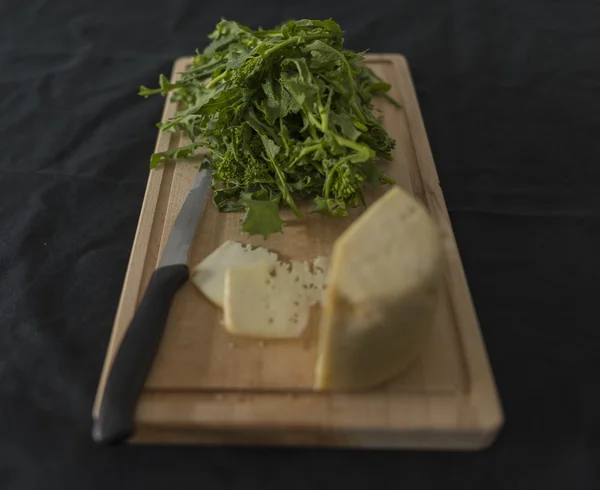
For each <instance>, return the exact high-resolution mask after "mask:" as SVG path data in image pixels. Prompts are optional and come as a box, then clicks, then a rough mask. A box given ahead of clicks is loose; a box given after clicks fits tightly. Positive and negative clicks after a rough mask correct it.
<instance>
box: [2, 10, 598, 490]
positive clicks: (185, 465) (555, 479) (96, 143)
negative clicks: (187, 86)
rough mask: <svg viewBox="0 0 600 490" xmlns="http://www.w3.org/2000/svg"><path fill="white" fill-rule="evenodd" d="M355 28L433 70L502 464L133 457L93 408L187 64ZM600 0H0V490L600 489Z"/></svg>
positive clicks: (332, 456) (480, 457) (293, 454)
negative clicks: (97, 429)
mask: <svg viewBox="0 0 600 490" xmlns="http://www.w3.org/2000/svg"><path fill="white" fill-rule="evenodd" d="M221 17H226V18H230V19H233V20H238V21H240V22H243V23H247V24H249V25H251V26H252V27H258V26H259V25H262V26H264V27H269V26H272V25H274V24H276V23H278V22H280V21H282V20H286V19H289V18H302V17H306V18H327V17H333V18H334V19H335V20H337V21H338V22H339V23H340V24H341V25H342V27H343V28H344V29H345V31H346V44H347V46H349V47H350V48H353V49H356V50H362V49H366V48H369V49H370V50H371V51H372V52H399V53H403V54H405V55H406V56H407V58H408V61H409V63H410V66H411V70H412V74H413V77H414V79H415V83H416V88H417V92H418V97H419V100H420V103H421V107H422V111H423V117H424V120H425V125H426V127H427V130H428V134H429V138H430V141H431V146H432V149H433V153H434V157H435V161H436V165H437V168H438V172H439V175H440V180H441V185H442V188H443V191H444V193H445V197H446V202H447V205H448V209H449V211H450V216H451V220H452V224H453V226H454V230H455V233H456V238H457V241H458V244H459V248H460V252H461V255H462V258H463V261H464V266H465V270H466V274H467V277H468V280H469V283H470V286H471V289H472V294H473V298H474V302H475V305H476V308H477V312H478V315H479V318H480V321H481V328H482V332H483V335H484V338H485V341H486V345H487V349H488V351H489V356H490V359H491V364H492V367H493V370H494V373H495V376H496V379H497V383H498V388H499V392H500V396H501V399H502V402H503V406H504V409H505V415H506V425H505V427H504V429H503V430H502V432H501V435H500V437H499V438H498V440H497V442H496V443H495V444H494V446H493V447H492V448H490V449H489V450H486V451H483V452H478V453H445V452H417V451H414V452H413V451H343V450H319V449H287V450H283V449H278V448H263V449H259V448H243V449H242V448H224V447H213V448H201V447H129V446H123V447H117V448H105V447H98V446H95V445H94V444H93V443H92V442H91V438H90V429H91V417H90V413H91V410H92V402H93V399H94V394H95V390H96V385H97V382H98V378H99V375H100V370H101V367H102V362H103V359H104V355H105V351H106V347H107V343H108V339H109V335H110V331H111V327H112V322H113V318H114V315H115V311H116V307H117V302H118V298H119V295H120V292H121V287H122V283H123V279H124V273H125V269H126V266H127V261H128V257H129V253H130V250H131V245H132V240H133V237H134V233H135V228H136V225H137V219H138V216H139V212H140V207H141V202H142V197H143V193H144V189H145V184H146V179H147V177H148V156H149V153H150V152H151V151H152V150H153V146H154V142H155V139H156V135H157V129H156V127H155V122H156V121H158V120H159V118H160V113H161V108H162V104H163V100H162V99H161V98H160V97H154V98H150V99H148V100H143V99H142V98H140V97H138V96H137V95H136V92H137V89H138V87H139V85H141V84H145V85H155V84H156V81H157V77H158V74H159V73H166V74H168V73H170V70H171V66H172V63H173V61H174V59H176V58H177V57H179V56H183V55H189V54H191V53H193V50H194V49H195V48H197V47H200V48H201V47H203V46H204V45H205V43H206V36H207V34H208V33H209V32H210V31H211V30H212V28H213V26H214V24H215V23H216V22H217V21H218V20H219V19H220V18H221ZM599 26H600V3H598V2H595V1H592V0H590V1H587V2H586V1H564V2H559V1H546V2H544V1H541V0H539V1H526V2H508V1H494V2H485V1H481V0H440V1H421V2H414V1H410V0H396V1H390V2H387V3H386V2H383V1H379V0H371V1H364V0H346V1H343V2H341V1H340V2H335V3H333V2H327V1H323V0H305V1H303V2H281V3H279V2H276V1H275V0H269V1H266V2H252V1H248V0H231V1H227V2H225V1H223V2H209V1H185V0H173V1H171V2H155V1H150V0H146V1H144V2H141V1H132V2H126V1H115V0H106V1H102V2H100V1H79V0H64V1H53V2H50V1H45V0H37V1H30V0H27V1H25V0H22V1H14V0H5V1H3V2H1V3H0V488H2V489H11V490H12V489H55V488H56V489H64V490H66V489H71V488H72V489H84V488H102V489H105V488H110V489H120V488H124V489H125V488H126V489H133V488H143V489H153V488H167V486H172V487H173V488H181V489H183V488H244V489H264V488H277V489H278V488H287V489H292V488H334V487H333V485H340V488H378V489H379V488H381V489H383V488H419V489H426V488H432V489H433V488H441V487H442V485H444V486H446V485H449V486H450V487H451V488H453V487H455V486H456V487H458V486H460V488H463V489H486V490H491V489H526V490H532V489H567V488H568V489H570V490H571V489H573V490H575V489H577V490H578V489H590V490H592V489H598V488H600V481H599V475H598V467H599V466H600V394H599V381H598V379H599V376H600V334H599V330H600V321H599V320H598V296H599V293H600V287H599V279H600V198H599V195H600V193H599V191H598V186H599V184H598V183H599V181H600V143H599V135H600V82H599V80H600V32H599Z"/></svg>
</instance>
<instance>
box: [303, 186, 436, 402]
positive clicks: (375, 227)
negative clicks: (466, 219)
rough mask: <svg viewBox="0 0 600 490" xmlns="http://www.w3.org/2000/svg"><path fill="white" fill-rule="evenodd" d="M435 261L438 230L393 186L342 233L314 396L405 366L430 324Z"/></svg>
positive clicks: (373, 380)
mask: <svg viewBox="0 0 600 490" xmlns="http://www.w3.org/2000/svg"><path fill="white" fill-rule="evenodd" d="M442 259H443V254H442V239H441V233H440V231H439V229H438V227H437V225H436V224H435V222H434V221H433V220H432V218H431V217H430V216H429V214H428V212H427V211H426V209H425V208H424V207H423V206H422V205H421V204H419V203H418V202H417V201H416V200H415V199H414V198H413V197H412V196H410V195H409V194H408V193H406V192H405V191H403V190H402V189H401V188H399V187H395V188H393V189H392V190H390V191H388V192H387V193H386V194H385V195H384V196H383V197H382V198H380V199H379V200H378V201H376V202H375V203H373V204H372V205H371V206H370V207H369V208H368V209H367V210H366V211H365V212H364V213H363V215H362V216H361V217H360V218H359V219H358V220H357V221H355V222H354V223H353V224H352V225H351V226H350V227H349V228H348V229H347V230H346V231H345V232H344V234H343V235H342V236H341V237H340V238H339V239H338V240H337V241H336V243H335V245H334V249H333V254H332V260H331V269H330V273H329V277H328V282H329V285H328V293H327V296H326V299H325V307H324V311H323V316H322V321H321V327H320V337H319V346H318V351H319V352H318V358H317V364H316V372H315V388H316V389H319V390H353V389H362V388H368V387H372V386H375V385H378V384H380V383H383V382H385V381H388V380H389V379H391V378H393V377H394V376H396V375H397V374H399V373H400V372H401V371H402V370H403V369H404V368H405V367H406V366H407V365H408V364H410V362H411V361H412V360H413V359H414V358H415V357H416V356H417V355H418V353H419V352H420V350H421V348H422V346H423V345H424V342H425V340H426V338H427V335H428V333H429V330H430V327H431V325H432V323H433V320H434V316H435V311H436V306H437V303H438V294H439V290H440V282H441V271H442Z"/></svg>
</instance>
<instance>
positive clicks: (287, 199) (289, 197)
mask: <svg viewBox="0 0 600 490" xmlns="http://www.w3.org/2000/svg"><path fill="white" fill-rule="evenodd" d="M270 162H271V166H272V167H273V170H275V173H276V174H277V178H278V179H279V182H280V186H279V189H280V190H281V193H282V194H283V196H284V198H285V202H287V203H288V206H289V207H290V208H292V211H294V214H295V215H296V216H297V217H298V218H302V213H301V212H300V210H299V209H298V207H297V206H296V203H295V202H294V198H293V197H292V195H291V194H290V190H289V189H288V186H287V182H286V181H285V177H284V176H283V173H281V170H280V169H279V167H278V166H277V164H276V163H275V161H273V160H270Z"/></svg>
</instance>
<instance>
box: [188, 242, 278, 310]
mask: <svg viewBox="0 0 600 490" xmlns="http://www.w3.org/2000/svg"><path fill="white" fill-rule="evenodd" d="M258 262H266V263H267V264H268V265H274V264H275V263H276V262H277V254H275V253H273V252H269V251H268V250H266V249H264V248H261V247H257V248H254V249H253V248H252V247H251V246H250V245H242V244H241V243H239V242H234V241H231V240H227V241H226V242H225V243H223V244H222V245H221V246H220V247H219V248H217V249H216V250H215V251H214V252H212V253H211V254H210V255H209V256H207V257H206V258H205V259H204V260H203V261H202V262H200V263H199V264H198V265H197V266H196V267H194V269H193V270H192V282H193V283H194V284H195V285H196V287H197V288H198V289H199V290H200V291H201V292H202V293H203V294H204V295H205V296H206V297H207V298H208V299H209V300H210V301H212V302H213V303H214V304H216V305H217V306H220V307H221V308H222V307H223V293H224V290H225V272H226V271H227V269H229V268H232V267H245V266H249V265H252V264H256V263H258Z"/></svg>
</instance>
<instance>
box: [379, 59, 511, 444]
mask: <svg viewBox="0 0 600 490" xmlns="http://www.w3.org/2000/svg"><path fill="white" fill-rule="evenodd" d="M390 59H391V61H392V63H393V64H394V66H395V67H396V70H397V71H398V72H399V73H400V74H402V75H403V76H405V77H406V80H407V84H406V87H408V92H409V93H403V101H404V105H405V110H406V111H407V114H408V115H409V117H407V121H408V126H409V130H410V132H411V135H412V140H413V142H415V145H414V147H415V153H416V156H417V160H418V162H419V168H420V169H421V172H422V173H423V172H426V173H428V174H429V179H422V180H423V189H424V197H425V199H426V201H427V204H428V206H429V209H430V210H431V212H432V213H433V214H434V216H436V218H437V220H438V222H442V223H444V224H445V226H446V230H447V231H448V232H449V233H448V235H449V236H448V237H447V238H448V239H450V240H451V242H452V253H453V255H454V258H453V260H452V261H451V262H450V264H449V267H450V268H451V277H452V278H453V281H454V283H455V287H453V288H448V289H449V291H450V294H451V296H452V304H453V305H454V306H455V308H456V311H455V313H456V315H457V325H458V328H459V330H460V335H459V342H460V343H461V347H462V349H463V352H464V354H465V362H466V363H467V372H468V375H469V377H470V379H469V384H470V395H471V403H472V404H473V405H474V408H475V409H476V410H477V417H478V425H479V426H480V427H481V429H484V430H486V431H487V432H489V433H493V434H496V433H497V432H498V431H499V430H500V429H501V427H502V426H503V424H504V413H503V409H502V405H501V402H500V397H499V395H498V391H497V388H496V382H495V379H494V375H493V372H492V368H491V364H490V361H489V357H488V354H487V350H486V347H485V341H484V339H483V335H482V333H481V328H480V326H479V320H478V318H477V314H476V310H475V305H474V303H473V299H472V296H471V292H470V288H469V285H468V282H467V278H466V274H465V270H464V267H463V264H462V260H461V258H460V252H459V249H458V245H457V243H456V238H455V236H454V231H453V228H452V223H451V221H450V215H449V214H448V209H447V207H446V204H445V199H444V196H443V191H442V188H441V186H440V185H439V177H438V173H437V169H436V166H435V162H434V159H433V153H432V151H431V146H430V144H429V138H428V137H427V131H426V129H425V123H424V120H423V116H422V113H421V108H420V106H419V103H418V100H417V93H416V90H415V86H414V81H413V79H412V76H411V72H410V68H409V65H408V61H407V60H406V58H405V57H404V56H402V55H399V54H393V55H390ZM400 90H403V88H402V85H401V87H400ZM411 113H412V116H410V114H411ZM419 140H420V141H421V143H422V144H416V142H417V141H419ZM427 180H429V181H431V182H437V183H438V185H437V186H435V187H433V188H432V187H430V186H428V185H427Z"/></svg>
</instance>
